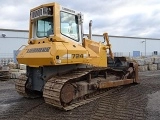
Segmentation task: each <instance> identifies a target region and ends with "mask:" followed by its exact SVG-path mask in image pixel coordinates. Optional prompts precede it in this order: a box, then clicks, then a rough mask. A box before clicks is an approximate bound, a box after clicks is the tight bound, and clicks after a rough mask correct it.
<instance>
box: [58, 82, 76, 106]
mask: <svg viewBox="0 0 160 120" xmlns="http://www.w3.org/2000/svg"><path fill="white" fill-rule="evenodd" d="M74 96H75V88H74V86H73V85H72V84H70V83H67V84H65V85H64V86H63V88H62V90H61V96H60V98H61V102H63V103H65V104H68V103H70V102H71V101H72V100H73V98H74Z"/></svg>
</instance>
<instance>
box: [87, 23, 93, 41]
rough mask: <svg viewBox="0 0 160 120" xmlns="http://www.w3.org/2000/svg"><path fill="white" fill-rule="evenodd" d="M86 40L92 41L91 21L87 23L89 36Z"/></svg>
mask: <svg viewBox="0 0 160 120" xmlns="http://www.w3.org/2000/svg"><path fill="white" fill-rule="evenodd" d="M88 39H90V40H91V39H92V20H90V22H89V36H88Z"/></svg>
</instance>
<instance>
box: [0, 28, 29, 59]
mask: <svg viewBox="0 0 160 120" xmlns="http://www.w3.org/2000/svg"><path fill="white" fill-rule="evenodd" d="M2 34H5V35H6V36H5V37H3V36H2ZM27 42H28V31H18V30H17V31H14V30H12V31H11V30H0V53H13V50H18V49H19V47H21V45H26V44H27ZM0 57H1V56H0Z"/></svg>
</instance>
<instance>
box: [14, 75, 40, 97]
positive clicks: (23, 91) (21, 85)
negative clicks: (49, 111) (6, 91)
mask: <svg viewBox="0 0 160 120" xmlns="http://www.w3.org/2000/svg"><path fill="white" fill-rule="evenodd" d="M27 79H28V77H27V76H26V74H22V75H20V76H19V78H18V79H17V80H16V81H15V88H16V91H17V92H18V93H19V94H20V95H21V96H23V97H26V98H37V97H40V95H39V94H35V93H34V92H33V91H32V90H27V88H26V82H27Z"/></svg>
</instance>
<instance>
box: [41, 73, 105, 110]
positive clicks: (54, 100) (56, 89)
mask: <svg viewBox="0 0 160 120" xmlns="http://www.w3.org/2000/svg"><path fill="white" fill-rule="evenodd" d="M91 71H92V70H85V71H84V70H83V71H74V72H72V73H70V74H67V75H63V77H58V76H57V77H53V78H51V79H50V80H48V81H47V83H46V84H45V86H44V91H43V97H44V99H45V102H46V103H48V104H51V105H53V106H55V107H58V108H60V109H64V110H66V111H67V110H72V109H74V108H76V107H78V106H81V105H84V104H87V103H89V102H91V101H93V100H96V99H97V98H99V97H101V96H102V95H103V94H101V93H102V92H103V91H97V92H95V93H93V94H88V95H87V97H86V96H83V97H81V98H76V99H74V100H73V101H72V102H71V103H70V104H69V105H63V104H62V101H61V99H60V98H61V95H62V88H63V87H64V85H65V84H67V85H70V83H71V82H72V81H74V82H76V79H80V78H81V77H84V76H85V75H87V74H89V73H90V72H91ZM94 95H95V96H94ZM65 97H66V96H65Z"/></svg>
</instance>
